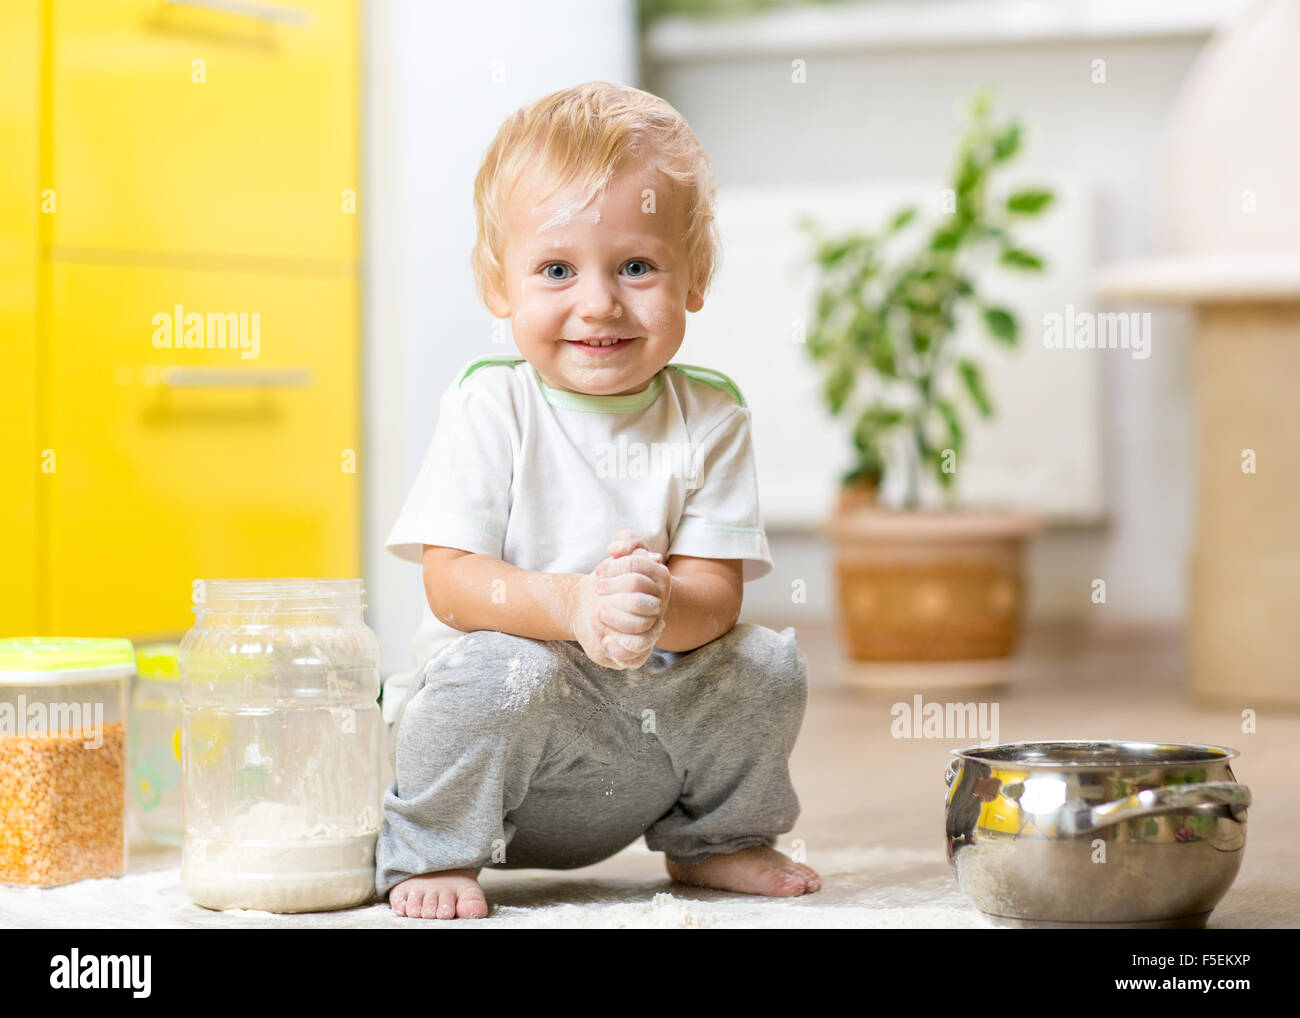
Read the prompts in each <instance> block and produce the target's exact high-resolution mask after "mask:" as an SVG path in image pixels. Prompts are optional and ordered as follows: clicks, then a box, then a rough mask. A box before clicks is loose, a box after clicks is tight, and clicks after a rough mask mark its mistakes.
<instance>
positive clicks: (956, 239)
mask: <svg viewBox="0 0 1300 1018" xmlns="http://www.w3.org/2000/svg"><path fill="white" fill-rule="evenodd" d="M961 235H962V231H961V230H956V229H945V230H938V231H936V233H935V234H934V236H933V237H931V238H930V250H931V251H953V250H955V249H956V247H957V245H958V244H960V243H961Z"/></svg>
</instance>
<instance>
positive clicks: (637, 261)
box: [538, 258, 654, 283]
mask: <svg viewBox="0 0 1300 1018" xmlns="http://www.w3.org/2000/svg"><path fill="white" fill-rule="evenodd" d="M632 265H640V266H641V267H642V269H641V271H640V272H629V273H628V275H629V276H631V277H632V278H633V279H641V278H643V277H645V276H648V275H649V274H650V273H651V272H652V271H653V270H654V266H652V265H651V264H650V263H649V262H648V261H646V260H645V259H644V258H633V259H632V260H631V261H630V262H627V263H626V264H625V265H624V266H623V268H624V269H627V268H628V267H629V266H632ZM552 269H561V270H563V272H569V271H570V269H569V266H567V265H565V264H564V263H563V262H547V263H546V264H545V265H543V266H542V267H541V269H539V270H538V271H540V272H541V273H543V274H544V275H545V276H546V278H547V279H549V280H551V281H552V282H555V283H562V282H564V280H566V279H568V278H569V277H568V276H567V275H558V276H557V275H555V274H554V273H553V272H551V270H552Z"/></svg>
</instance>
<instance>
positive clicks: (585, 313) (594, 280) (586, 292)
mask: <svg viewBox="0 0 1300 1018" xmlns="http://www.w3.org/2000/svg"><path fill="white" fill-rule="evenodd" d="M578 309H579V313H580V314H581V315H582V317H583V318H585V319H605V318H617V317H618V316H619V315H620V314H622V309H621V308H620V307H619V303H618V298H617V297H615V295H614V288H613V287H612V286H610V285H609V283H608V282H607V281H606V280H605V279H604V278H603V277H601V276H599V275H594V276H593V275H590V274H589V275H588V276H587V278H586V279H585V280H584V281H583V289H582V296H581V298H580V300H579V306H578Z"/></svg>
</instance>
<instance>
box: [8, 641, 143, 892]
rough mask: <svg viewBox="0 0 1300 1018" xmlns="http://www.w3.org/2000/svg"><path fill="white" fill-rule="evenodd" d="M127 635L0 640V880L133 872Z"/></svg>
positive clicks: (46, 881)
mask: <svg viewBox="0 0 1300 1018" xmlns="http://www.w3.org/2000/svg"><path fill="white" fill-rule="evenodd" d="M134 671H135V660H134V654H133V651H132V648H131V643H130V641H129V640H88V639H75V638H46V637H23V638H15V639H6V640H0V883H6V884H37V885H40V886H44V887H52V886H55V885H58V884H70V883H73V882H75V881H78V880H89V879H92V878H96V877H112V876H119V875H120V874H122V873H123V872H124V871H125V870H126V720H127V714H126V698H127V688H128V684H129V682H130V680H131V675H132V673H133V672H134Z"/></svg>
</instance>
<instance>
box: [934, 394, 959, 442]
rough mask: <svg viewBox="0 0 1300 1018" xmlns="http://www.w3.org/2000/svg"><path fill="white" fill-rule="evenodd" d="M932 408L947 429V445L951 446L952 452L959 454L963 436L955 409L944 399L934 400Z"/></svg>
mask: <svg viewBox="0 0 1300 1018" xmlns="http://www.w3.org/2000/svg"><path fill="white" fill-rule="evenodd" d="M934 408H935V410H937V411H938V412H939V416H940V417H942V418H943V422H944V425H945V426H946V427H947V429H948V444H949V445H950V446H952V448H953V451H955V452H961V449H962V444H963V442H964V440H965V434H964V433H963V431H962V426H961V418H960V417H958V416H957V408H956V407H955V406H953V405H952V404H951V403H949V402H948V401H947V400H946V399H940V400H936V401H935V404H934Z"/></svg>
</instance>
